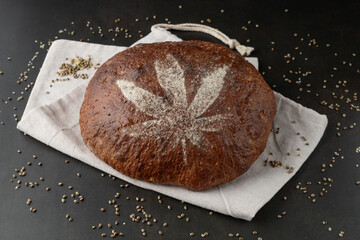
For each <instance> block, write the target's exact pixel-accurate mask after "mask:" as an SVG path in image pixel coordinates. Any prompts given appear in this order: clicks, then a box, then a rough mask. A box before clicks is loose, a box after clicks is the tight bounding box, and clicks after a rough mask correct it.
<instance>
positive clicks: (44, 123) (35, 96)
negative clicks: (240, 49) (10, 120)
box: [17, 27, 327, 221]
mask: <svg viewBox="0 0 360 240" xmlns="http://www.w3.org/2000/svg"><path fill="white" fill-rule="evenodd" d="M164 41H181V39H180V38H178V37H176V36H175V35H173V34H171V33H170V32H168V31H166V30H165V29H163V28H160V27H154V28H152V31H151V33H150V34H148V35H147V36H145V37H144V38H142V39H141V40H139V41H138V42H136V43H135V44H139V43H151V42H164ZM125 49H126V47H118V46H106V45H100V44H91V43H84V42H76V41H70V40H57V41H55V42H54V43H53V44H52V46H51V47H50V49H49V51H48V54H47V56H46V58H45V61H44V63H43V66H42V68H41V70H40V72H39V75H38V77H37V79H36V82H35V85H34V88H33V90H32V92H31V95H30V98H29V101H28V103H27V105H26V108H25V111H24V113H23V116H22V119H21V121H20V122H19V123H18V125H17V128H18V129H19V130H21V131H23V132H25V133H27V134H29V135H30V136H32V137H34V138H35V139H37V140H39V141H41V142H43V143H45V144H47V145H49V146H51V147H53V148H55V149H57V150H59V151H61V152H63V153H65V154H67V155H69V156H71V157H73V158H76V159H79V160H80V161H82V162H84V163H86V164H89V165H91V166H93V167H95V168H97V169H99V170H101V171H103V172H106V173H108V174H111V175H113V176H116V177H118V178H120V179H123V180H125V181H127V182H129V183H131V184H134V185H136V186H139V187H141V188H145V189H151V190H153V191H156V192H159V193H161V194H164V195H167V196H170V197H173V198H176V199H179V200H183V201H185V202H188V203H191V204H194V205H196V206H200V207H203V208H206V209H209V210H212V211H216V212H219V213H223V214H226V215H230V216H233V217H235V218H241V219H245V220H248V221H250V220H251V219H252V218H253V217H254V216H255V214H256V213H257V212H258V211H259V209H260V208H261V207H263V206H264V205H265V204H266V203H267V202H268V201H269V200H270V199H271V198H272V197H273V196H274V195H275V194H276V192H277V191H279V189H280V188H281V187H282V186H284V185H285V183H286V182H287V181H288V180H289V179H290V178H291V177H292V176H293V175H294V174H295V173H296V171H297V170H298V169H299V168H300V167H301V165H302V164H303V163H304V162H305V161H306V159H307V158H308V157H309V155H310V154H311V152H312V151H313V150H314V149H315V147H316V145H317V144H318V142H319V141H320V139H321V137H322V135H323V133H324V130H325V128H326V125H327V118H326V116H325V115H320V114H318V113H317V112H315V111H313V110H311V109H309V108H306V107H303V106H301V105H300V104H297V103H295V102H294V101H292V100H290V99H288V98H285V97H284V96H282V95H281V94H279V93H276V92H274V94H275V98H276V102H277V114H276V116H275V120H274V123H273V129H274V131H272V132H271V133H270V136H269V139H268V141H267V146H266V149H265V150H264V152H263V153H262V154H261V155H260V156H259V158H258V159H257V160H256V161H255V163H254V164H253V165H252V166H251V168H250V169H249V170H248V171H247V172H246V173H244V174H243V175H242V176H240V177H238V178H237V179H235V180H233V181H231V182H229V183H226V184H223V185H220V186H217V187H213V188H211V189H209V190H206V191H202V192H194V191H190V190H187V189H184V188H181V187H175V186H167V185H159V184H153V183H148V182H144V181H140V180H136V179H133V178H130V177H128V176H125V175H123V174H121V173H120V172H118V171H116V170H115V169H113V168H112V167H110V166H109V165H107V164H105V163H104V162H103V161H102V160H100V159H98V158H97V157H96V156H95V155H94V154H93V153H92V152H91V151H89V149H88V148H87V147H86V146H85V144H84V143H83V141H82V137H81V135H80V127H79V111H80V107H81V104H82V101H83V99H84V94H85V90H86V87H87V84H88V82H89V80H82V79H81V80H80V79H73V78H71V77H70V81H64V82H55V83H53V84H52V83H51V80H52V79H55V78H57V77H58V76H57V73H56V72H57V71H58V69H59V66H60V65H61V64H62V63H63V61H64V60H65V58H72V57H74V55H75V54H76V55H78V56H81V57H84V58H86V56H88V55H90V56H91V57H92V58H93V60H94V61H95V62H99V63H100V64H102V63H104V62H105V61H106V60H108V59H109V58H110V57H112V56H113V55H115V54H116V53H118V52H120V51H123V50H125ZM248 61H250V62H251V63H252V64H253V65H254V66H255V67H256V68H257V67H258V66H257V59H256V58H248ZM86 73H87V74H88V75H89V79H91V77H92V76H93V74H94V73H95V70H94V69H90V70H88V71H87V72H86ZM50 84H52V85H53V86H52V87H50ZM47 92H48V93H47ZM278 128H279V129H280V130H277V129H278ZM297 132H300V133H301V136H299V135H297ZM302 136H303V137H305V138H306V139H308V141H307V144H308V145H306V144H305V141H304V138H302ZM298 149H301V150H300V151H298ZM270 152H271V155H270ZM288 153H290V155H288ZM266 159H268V160H269V161H270V160H275V159H276V160H278V161H282V164H283V165H289V166H291V167H293V168H294V170H293V171H292V172H291V173H288V169H286V168H285V167H275V168H273V167H270V166H264V161H265V160H266Z"/></svg>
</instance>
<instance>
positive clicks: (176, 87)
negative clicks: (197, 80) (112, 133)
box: [116, 54, 232, 163]
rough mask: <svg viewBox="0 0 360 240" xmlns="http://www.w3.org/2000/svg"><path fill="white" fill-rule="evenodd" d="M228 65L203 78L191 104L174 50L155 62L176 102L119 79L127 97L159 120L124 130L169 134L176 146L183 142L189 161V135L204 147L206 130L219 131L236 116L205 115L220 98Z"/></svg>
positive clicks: (147, 134) (141, 134)
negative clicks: (203, 115) (162, 59)
mask: <svg viewBox="0 0 360 240" xmlns="http://www.w3.org/2000/svg"><path fill="white" fill-rule="evenodd" d="M228 68H229V67H228V66H222V67H220V68H217V69H215V70H213V71H212V72H211V73H210V74H208V75H207V76H206V77H204V78H203V79H201V86H200V87H199V89H198V91H197V93H196V95H195V97H194V99H193V100H192V102H191V104H190V105H189V103H188V101H187V97H186V89H185V77H184V71H183V70H182V69H181V67H180V65H179V63H178V62H177V60H176V59H175V58H174V57H173V56H172V55H170V54H169V55H167V56H166V58H165V60H164V61H156V62H155V71H156V74H157V79H158V81H159V83H160V86H161V87H162V88H163V89H164V90H165V92H166V95H167V97H168V98H169V99H171V100H172V101H171V102H172V105H170V103H169V102H168V101H167V100H165V99H164V98H162V97H159V96H156V95H154V94H153V93H151V92H149V91H147V90H145V89H143V88H140V87H137V86H136V85H135V84H134V82H130V81H127V80H122V79H118V80H117V81H116V83H117V85H118V87H119V88H120V89H121V92H122V94H123V95H124V96H125V98H127V99H128V100H130V101H131V102H132V103H133V104H134V105H135V106H136V108H137V109H138V110H140V111H142V112H144V113H146V114H147V115H149V116H152V117H153V118H155V120H149V121H146V122H142V123H137V124H134V125H131V126H127V127H125V128H123V129H122V131H123V132H124V133H125V134H127V135H129V136H131V137H137V138H138V137H145V138H146V137H155V138H166V139H167V140H169V141H168V142H169V144H171V145H172V147H173V148H175V147H177V146H178V144H179V143H181V145H182V151H183V160H184V162H185V163H187V152H186V149H187V146H186V144H187V143H186V139H189V141H190V142H191V143H192V144H193V145H195V146H198V147H200V145H202V144H201V143H202V142H204V140H203V139H202V135H203V132H218V131H219V130H221V129H222V128H223V127H224V125H225V124H226V122H227V120H229V119H230V118H231V117H232V115H231V114H219V115H214V116H211V117H201V115H202V114H203V113H204V112H205V111H206V110H207V109H208V108H209V107H210V105H211V104H213V102H214V101H215V100H216V99H217V98H218V96H219V94H220V91H221V89H222V87H223V85H224V77H225V75H226V73H227V69H228ZM174 139H175V140H174Z"/></svg>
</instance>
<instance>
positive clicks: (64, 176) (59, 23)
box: [0, 0, 360, 239]
mask: <svg viewBox="0 0 360 240" xmlns="http://www.w3.org/2000/svg"><path fill="white" fill-rule="evenodd" d="M179 4H181V5H182V9H179V8H178V5H179ZM221 9H224V10H225V11H224V13H221V12H220V10H221ZM285 9H288V12H285V11H284V10H285ZM359 10H360V4H359V2H358V1H297V2H295V1H279V0H274V1H251V0H245V1H226V2H225V1H213V0H208V1H199V0H192V1H165V0H161V1H160V0H159V1H145V0H143V1H141V0H137V1H95V0H92V1H68V0H62V1H27V0H17V1H12V0H11V1H10V0H2V1H0V31H1V34H0V71H3V72H4V75H0V99H1V102H0V121H2V122H4V123H5V125H0V160H1V168H0V183H1V184H0V194H1V195H0V239H98V238H102V237H101V236H100V234H101V233H103V232H105V233H107V235H108V236H107V238H110V232H111V230H110V229H107V228H106V227H104V228H103V229H101V230H98V229H96V230H92V229H91V226H92V225H97V224H98V223H100V222H101V223H103V224H104V225H106V224H107V223H111V224H112V225H113V229H115V230H116V231H118V232H123V233H124V234H125V236H124V237H123V239H141V238H143V236H142V235H141V228H145V229H146V232H147V236H146V238H148V239H202V238H201V236H200V234H201V233H204V232H209V236H208V237H207V238H205V239H228V238H229V236H228V234H229V233H233V234H235V233H240V235H241V236H243V237H244V238H245V239H257V238H258V237H262V238H263V239H338V238H339V236H338V234H339V232H340V231H344V232H345V234H344V237H343V239H359V237H358V236H359V234H360V228H359V224H360V220H359V217H360V207H359V200H360V192H359V191H360V186H357V185H356V184H355V183H356V181H358V180H360V173H359V171H360V169H359V168H357V167H356V164H359V162H360V161H359V160H360V159H359V158H360V154H357V153H356V152H355V149H356V147H358V146H359V145H360V134H359V131H360V121H359V119H360V118H359V112H356V111H354V110H351V109H350V104H349V103H345V99H346V98H347V97H350V98H352V96H353V93H354V92H359V90H360V79H359V78H360V74H359V73H357V72H356V70H357V69H359V68H360V61H359V55H360V52H359V47H360V41H359V40H360V31H359V26H358V24H359V22H360V17H359ZM153 15H156V16H157V19H152V16H153ZM147 16H149V17H150V20H149V21H145V17H147ZM118 17H119V18H121V21H120V22H119V23H117V24H116V23H114V19H116V18H118ZM136 18H139V19H140V21H139V22H136V21H135V19H136ZM164 18H169V20H170V21H171V22H172V23H182V22H194V23H200V20H202V19H203V20H205V21H206V19H207V18H209V19H211V20H212V23H210V24H209V25H210V26H213V27H216V28H219V29H221V30H222V31H223V32H224V33H225V34H227V35H229V36H230V37H232V38H236V39H238V40H239V41H240V42H242V43H246V39H251V43H248V45H251V46H254V47H255V48H256V51H255V52H254V55H253V56H256V57H259V59H260V72H263V71H265V72H266V74H265V76H264V78H265V80H266V81H267V82H268V83H269V85H270V86H272V87H273V88H274V90H276V91H278V92H280V93H282V94H283V95H285V96H287V97H289V98H291V99H293V100H296V101H297V102H299V103H301V104H303V105H305V106H307V107H310V108H312V109H314V110H316V111H318V112H320V113H322V114H326V115H327V116H328V118H329V126H328V128H327V130H326V132H325V135H324V137H323V139H322V140H321V142H320V143H319V145H318V147H317V148H316V150H315V151H314V153H313V154H312V155H311V156H310V158H309V159H308V160H307V162H306V163H305V164H304V165H303V167H302V168H301V169H300V170H299V172H298V173H297V174H296V175H295V176H294V177H293V178H292V179H291V181H289V182H288V183H287V184H286V185H285V186H284V187H283V188H282V189H281V190H280V192H279V193H278V194H276V195H275V197H274V198H273V199H272V200H271V201H270V202H269V203H268V204H266V205H265V206H264V207H263V208H262V209H261V210H260V211H259V213H258V214H257V215H256V217H255V218H254V219H253V221H251V222H246V221H244V220H239V219H234V218H232V217H228V216H224V215H221V214H217V213H215V214H214V215H212V216H211V215H209V211H208V210H205V209H201V208H199V207H195V206H192V205H189V204H188V210H184V208H183V205H184V204H182V203H181V202H180V201H178V200H174V199H171V198H168V197H166V196H163V197H162V199H163V201H164V203H163V204H159V203H158V202H157V196H158V194H157V193H155V192H151V191H147V190H143V189H140V188H138V187H135V186H130V187H129V188H120V186H119V185H120V184H124V182H123V181H121V180H111V179H110V178H109V177H107V176H105V177H102V176H101V175H100V172H99V171H98V170H96V169H94V168H91V167H90V166H87V165H85V164H83V163H81V162H79V161H77V160H75V159H71V158H69V157H68V156H66V155H64V154H62V153H60V152H57V151H56V150H54V149H51V148H49V147H47V146H45V145H44V144H42V143H40V142H38V141H36V140H34V139H32V138H31V137H29V136H23V134H22V133H21V132H19V131H18V130H16V122H15V121H14V117H13V114H17V115H18V116H19V117H21V115H22V112H23V110H24V107H25V104H26V101H27V99H28V96H29V94H30V91H31V90H29V91H24V88H25V87H26V85H27V84H29V83H30V82H34V81H35V79H36V76H37V73H38V70H39V68H40V66H41V64H42V61H43V59H44V57H45V54H46V50H42V49H39V43H35V42H34V40H38V41H43V42H47V41H48V40H49V39H51V40H53V39H54V36H59V37H60V38H68V39H74V40H80V39H84V40H86V39H88V38H89V40H90V42H95V43H103V44H116V45H119V46H128V45H130V44H131V43H132V42H134V41H135V40H137V39H138V38H139V34H138V33H137V31H138V30H141V31H142V32H143V33H142V34H144V35H145V34H147V33H148V32H149V31H150V26H151V25H152V24H154V23H157V22H164ZM248 20H251V21H252V22H251V24H248ZM71 21H74V22H75V24H74V25H71V24H70V22H71ZM87 21H90V22H91V25H92V26H94V27H96V28H97V26H101V27H102V29H103V32H104V34H105V37H104V38H100V37H99V36H98V34H95V35H92V34H91V31H90V30H89V29H88V28H87V27H86V22H87ZM255 24H259V25H260V26H259V28H256V27H255ZM114 26H120V27H124V28H128V29H129V31H130V34H132V35H133V37H132V38H124V34H123V33H122V34H120V36H119V37H118V38H116V41H115V42H112V41H111V38H112V34H113V33H111V34H110V33H107V29H109V28H112V27H114ZM242 26H247V28H248V30H247V31H244V30H242ZM64 28H67V29H68V30H75V31H76V34H75V35H74V36H69V35H67V34H58V30H59V29H64ZM95 31H96V29H95ZM175 33H176V34H177V35H178V36H180V37H182V38H184V39H200V40H207V41H212V42H218V41H217V40H216V39H214V38H212V37H210V36H206V35H204V34H200V33H180V32H175ZM293 33H297V34H298V37H294V36H293ZM308 34H309V35H308ZM301 38H304V40H303V41H301V40H300V39H301ZM311 39H315V40H316V43H317V44H318V47H316V46H308V43H309V41H310V40H311ZM271 41H274V42H275V44H274V45H272V44H271ZM328 43H329V44H331V46H330V47H326V44H328ZM315 45H316V44H315ZM271 47H274V48H275V51H271ZM295 47H299V48H300V50H295ZM37 51H39V57H38V58H37V59H36V60H35V61H34V65H35V69H33V70H31V71H30V73H29V79H28V81H27V83H22V84H20V85H18V84H17V83H16V81H17V80H18V76H19V74H20V73H21V72H24V71H26V69H27V68H28V67H27V64H28V61H29V60H30V59H31V58H32V57H33V56H34V54H35V52H37ZM299 51H302V53H303V54H302V55H299ZM287 53H290V54H291V55H292V56H295V57H296V59H295V60H294V61H292V62H291V63H289V64H287V63H286V59H284V55H286V54H287ZM334 53H337V54H338V55H337V56H335V55H334ZM353 53H355V54H356V56H352V54H353ZM8 56H10V57H12V61H8V60H7V57H8ZM305 57H307V58H308V60H307V61H306V60H305V59H304V58H305ZM343 61H346V64H343ZM349 62H351V63H352V66H351V67H350V66H349V65H348V63H349ZM268 66H271V70H269V69H268ZM299 67H301V69H302V72H306V71H311V72H312V74H311V75H309V76H308V77H302V83H300V84H299V85H298V84H296V83H295V81H296V80H297V78H298V77H299V76H295V75H294V74H293V75H289V70H294V71H296V70H298V68H299ZM334 67H336V68H337V70H334ZM283 74H286V75H287V76H289V78H290V79H292V83H291V84H289V83H286V82H285V81H283V77H282V75H283ZM331 74H333V76H331ZM300 77H301V76H300ZM324 79H326V80H328V83H327V88H326V89H324V88H323V87H322V86H323V80H324ZM344 80H346V81H347V87H342V86H340V87H339V88H337V87H336V84H337V82H338V81H344ZM309 83H310V84H311V87H307V86H306V84H309ZM274 85H276V87H275V86H274ZM299 88H303V89H304V90H303V91H299ZM345 89H348V90H349V93H347V92H345ZM306 90H311V92H310V93H308V92H306ZM21 91H23V92H24V94H23V95H24V97H25V99H24V100H22V101H19V102H18V101H16V99H17V97H19V96H21V95H22V94H21ZM12 92H15V94H12ZM315 93H318V96H316V94H315ZM333 93H334V94H336V95H337V96H339V97H340V96H341V95H343V96H344V97H345V98H344V99H339V98H338V99H334V97H333ZM8 97H12V100H7V99H8ZM323 100H325V101H327V102H329V103H334V104H335V103H338V104H340V108H339V110H338V111H335V110H331V109H329V108H328V107H326V106H322V105H321V104H320V102H321V101H323ZM6 102H7V103H6ZM352 103H353V104H354V105H359V101H353V102H352ZM13 107H17V109H16V110H14V109H13ZM344 113H345V114H347V116H346V117H345V118H344V117H342V114H344ZM338 122H340V123H341V129H340V130H337V129H336V128H337V126H336V124H337V123H338ZM353 123H358V125H357V126H355V127H354V128H353V129H350V130H349V129H347V130H342V127H343V126H347V127H349V125H351V124H353ZM337 132H340V133H341V136H340V137H338V136H336V133H337ZM339 148H340V149H341V152H340V154H341V156H344V158H343V159H341V158H340V157H336V163H335V164H334V165H333V167H332V168H331V167H326V172H325V173H321V169H322V167H321V164H323V163H325V164H327V165H328V164H329V163H331V159H332V157H333V156H334V152H335V151H338V149H339ZM18 149H21V150H22V153H21V154H19V153H17V150H18ZM33 154H36V155H37V156H38V158H37V159H33V158H32V155H33ZM65 159H70V163H69V164H65V163H64V160H65ZM28 161H31V162H32V163H33V164H32V166H27V162H28ZM38 162H42V163H43V166H41V167H39V166H38V165H37V163H38ZM22 166H25V167H26V168H27V175H26V176H25V177H22V178H20V179H21V180H22V183H21V184H20V185H21V187H20V188H19V189H17V190H15V186H16V185H17V184H16V183H15V182H13V183H12V182H10V179H11V178H12V174H14V173H15V172H14V169H15V168H18V169H20V168H21V167H22ZM77 172H79V173H81V177H80V178H79V177H77V176H76V173H77ZM39 177H44V178H45V181H44V182H41V181H39ZM324 177H326V178H331V179H333V182H332V183H331V187H330V186H329V185H328V186H325V188H326V190H327V193H326V194H325V196H323V197H320V196H318V194H319V192H320V191H321V190H322V188H323V187H324V186H322V185H318V184H317V182H318V181H321V180H322V178H324ZM18 179H19V177H18V178H16V179H15V181H16V180H18ZM26 181H28V182H29V181H38V182H39V183H40V185H39V186H38V187H35V188H30V187H25V186H24V183H25V182H26ZM60 181H61V182H63V183H64V186H63V187H59V186H57V183H58V182H60ZM309 181H311V182H312V185H310V186H307V187H308V188H309V190H308V193H306V194H304V193H303V192H302V191H299V190H296V188H295V187H296V185H297V184H298V183H299V182H301V183H302V186H305V185H306V182H309ZM68 185H72V186H74V191H79V192H80V193H81V194H82V195H83V196H84V197H85V200H84V202H81V203H80V204H74V203H72V202H71V201H70V200H71V199H68V201H67V203H65V204H63V203H61V201H60V200H61V196H62V195H63V194H67V195H68V197H70V196H69V195H70V193H71V191H70V190H69V189H68V188H67V186H68ZM46 187H51V191H49V192H47V191H45V188H46ZM74 191H73V192H74ZM116 192H120V193H121V197H120V198H119V199H117V203H118V204H119V206H120V216H116V215H115V214H114V211H113V206H110V205H108V203H107V202H108V200H111V199H113V198H114V197H113V196H114V194H115V193H116ZM310 193H315V194H316V199H317V202H316V203H312V202H311V201H310V200H309V199H308V195H309V194H310ZM127 196H129V197H130V200H128V201H127V200H126V199H125V198H126V197H127ZM283 196H287V198H288V200H287V201H284V200H282V197H283ZM136 197H143V198H145V201H144V202H137V201H136V200H135V198H136ZM28 198H31V199H32V201H33V203H32V205H31V206H34V207H35V208H37V212H36V213H31V212H30V211H29V206H28V205H26V200H27V199H28ZM169 204H170V205H171V206H172V210H168V209H167V205H169ZM137 205H143V206H144V208H145V209H146V211H147V212H148V213H151V214H152V216H153V217H155V218H157V220H158V223H155V224H154V225H153V226H146V225H144V224H142V223H134V222H132V221H131V220H130V218H129V215H130V214H131V213H136V209H135V207H136V206H137ZM101 207H104V208H106V209H107V211H106V212H101V211H100V208H101ZM282 211H286V212H287V214H286V215H285V216H284V217H283V218H282V219H277V218H276V216H277V215H278V214H280V213H281V212H282ZM66 213H69V214H70V215H71V217H72V218H73V219H74V221H73V222H68V220H67V219H66V218H65V214H66ZM181 213H185V214H186V216H188V217H190V219H191V221H190V222H186V221H185V220H184V219H178V218H177V216H178V215H179V214H181ZM115 220H118V221H119V222H120V225H119V226H114V221H115ZM323 221H327V222H328V224H325V225H323ZM123 222H125V225H123ZM163 222H167V223H168V225H169V226H168V227H163V226H162V223H163ZM329 227H331V228H332V231H331V232H330V231H328V228H329ZM159 230H161V231H163V232H164V235H163V236H160V235H159V234H158V231H159ZM254 230H256V231H257V232H258V235H253V234H252V232H253V231H254ZM190 232H194V233H195V237H190V236H189V233H190ZM117 238H120V237H119V236H118V237H117ZM230 239H231V238H230ZM233 239H237V238H235V237H234V238H233Z"/></svg>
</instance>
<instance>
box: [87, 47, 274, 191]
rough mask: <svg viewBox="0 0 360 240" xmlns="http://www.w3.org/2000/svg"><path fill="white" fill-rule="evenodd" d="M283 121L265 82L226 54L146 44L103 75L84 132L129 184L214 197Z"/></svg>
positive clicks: (91, 94) (91, 96)
mask: <svg viewBox="0 0 360 240" xmlns="http://www.w3.org/2000/svg"><path fill="white" fill-rule="evenodd" d="M275 112H276V103H275V98H274V94H273V92H272V90H271V89H270V87H269V86H268V85H267V84H266V82H265V81H264V79H263V78H262V76H261V75H260V73H259V72H258V71H257V70H256V69H255V68H254V67H253V66H252V65H251V64H250V63H248V62H247V61H246V60H245V59H244V57H242V56H240V55H239V54H237V53H235V52H233V51H231V50H230V49H228V48H227V47H224V46H221V45H218V44H213V43H209V42H202V41H183V42H164V43H153V44H139V45H137V46H135V47H131V48H129V49H127V50H125V51H123V52H120V53H118V54H116V55H115V56H114V57H112V58H111V59H110V60H108V61H107V62H105V63H104V64H103V65H102V66H101V67H100V68H99V69H98V70H97V72H96V73H95V75H94V77H93V78H92V79H91V81H90V83H89V85H88V87H87V90H86V94H85V99H84V102H83V104H82V107H81V111H80V128H81V135H82V138H83V140H84V142H85V144H86V145H87V146H88V148H89V149H90V150H91V151H92V152H93V153H94V154H95V155H96V156H98V157H99V158H100V159H102V160H103V161H105V162H106V163H107V164H109V165H110V166H112V167H113V168H115V169H116V170H118V171H119V172H121V173H123V174H125V175H128V176H130V177H133V178H136V179H140V180H144V181H147V182H154V183H159V184H169V185H177V186H182V187H185V188H188V189H191V190H205V189H208V188H211V187H213V186H216V185H219V184H223V183H226V182H229V181H231V180H233V179H235V178H237V177H238V176H240V175H241V174H243V173H244V172H245V171H246V170H248V169H249V167H250V166H251V164H252V163H253V162H254V161H255V160H256V159H257V158H258V156H259V155H260V154H261V153H262V152H263V151H264V148H265V146H266V142H267V139H268V136H269V133H270V131H271V128H272V122H273V119H274V115H275Z"/></svg>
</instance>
